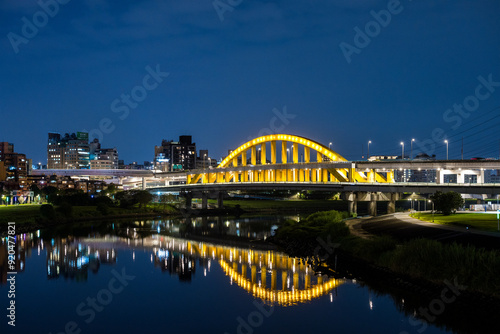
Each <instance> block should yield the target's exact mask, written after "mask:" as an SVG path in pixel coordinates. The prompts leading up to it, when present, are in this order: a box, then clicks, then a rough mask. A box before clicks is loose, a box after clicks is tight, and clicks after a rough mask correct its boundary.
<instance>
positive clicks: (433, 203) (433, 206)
mask: <svg viewBox="0 0 500 334" xmlns="http://www.w3.org/2000/svg"><path fill="white" fill-rule="evenodd" d="M431 203H432V222H433V223H434V201H433V200H431Z"/></svg>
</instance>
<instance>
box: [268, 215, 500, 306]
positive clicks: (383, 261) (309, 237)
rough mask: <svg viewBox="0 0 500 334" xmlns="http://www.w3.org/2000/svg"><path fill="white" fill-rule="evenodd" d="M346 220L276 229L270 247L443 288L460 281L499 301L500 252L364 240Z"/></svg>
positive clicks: (313, 219)
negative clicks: (360, 265)
mask: <svg viewBox="0 0 500 334" xmlns="http://www.w3.org/2000/svg"><path fill="white" fill-rule="evenodd" d="M344 216H345V215H344ZM344 216H343V215H342V214H340V213H336V212H323V213H317V214H314V215H311V216H309V217H308V218H306V219H303V220H302V221H300V222H292V221H289V222H287V223H285V224H284V225H283V226H282V227H280V228H279V229H278V230H277V233H276V236H275V237H273V238H272V242H274V243H276V244H277V245H278V246H280V247H281V248H283V249H284V250H285V252H287V253H289V254H290V255H292V256H297V257H302V258H307V259H308V260H309V261H310V262H312V263H313V264H315V265H318V264H325V263H326V264H327V265H329V266H334V265H335V262H334V261H335V259H336V256H333V254H335V255H338V254H342V256H344V257H346V256H348V257H351V258H352V259H356V261H358V262H363V263H364V264H365V265H366V266H367V267H369V268H372V269H373V268H378V270H380V268H383V270H389V271H390V272H392V273H394V274H395V275H403V276H404V277H406V278H407V279H409V280H417V281H421V280H423V281H426V282H429V283H432V284H437V285H438V286H445V284H446V282H449V281H453V280H455V279H456V280H457V282H459V284H460V286H461V287H464V288H463V289H462V290H466V291H467V293H478V294H481V295H483V296H494V297H495V299H499V298H500V291H499V290H498V286H500V277H499V276H498V272H500V252H498V251H488V250H485V249H481V248H476V247H473V246H461V245H458V244H455V243H454V244H447V245H445V244H442V243H440V242H438V241H433V240H427V239H415V240H410V241H407V242H403V243H398V242H396V240H394V239H392V238H390V237H386V236H377V237H373V238H371V239H363V238H360V237H358V236H354V235H352V234H351V233H350V231H349V228H348V227H347V225H346V224H345V222H344V221H343V220H342V219H343V218H344ZM464 293H465V291H464Z"/></svg>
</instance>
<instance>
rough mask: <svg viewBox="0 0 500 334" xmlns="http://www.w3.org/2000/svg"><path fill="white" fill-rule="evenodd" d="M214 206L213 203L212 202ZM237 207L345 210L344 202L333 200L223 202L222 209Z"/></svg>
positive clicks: (291, 210)
mask: <svg viewBox="0 0 500 334" xmlns="http://www.w3.org/2000/svg"><path fill="white" fill-rule="evenodd" d="M213 203H214V204H215V201H214V202H213ZM237 205H239V207H240V208H241V209H243V210H245V211H252V212H255V211H259V212H271V211H286V212H294V211H297V212H299V211H323V210H345V209H347V204H346V203H345V202H344V201H334V200H224V207H227V208H235V207H236V206H237Z"/></svg>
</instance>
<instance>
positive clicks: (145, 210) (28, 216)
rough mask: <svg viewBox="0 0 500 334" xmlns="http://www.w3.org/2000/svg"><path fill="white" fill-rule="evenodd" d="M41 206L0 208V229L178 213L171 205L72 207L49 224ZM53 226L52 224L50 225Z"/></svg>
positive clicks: (56, 216)
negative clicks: (105, 207) (13, 224)
mask: <svg viewBox="0 0 500 334" xmlns="http://www.w3.org/2000/svg"><path fill="white" fill-rule="evenodd" d="M40 207H41V205H38V204H23V205H10V206H2V207H0V229H1V228H3V227H5V226H7V223H8V222H16V226H18V227H20V226H23V225H26V226H30V225H31V226H35V225H36V226H37V227H38V225H40V224H42V225H43V224H44V223H54V224H55V223H58V222H60V223H67V222H70V221H81V220H82V219H99V218H102V219H106V218H117V217H121V216H124V217H129V216H140V215H144V216H147V215H161V214H176V213H177V212H178V210H177V209H175V208H174V207H173V206H171V205H165V206H164V205H163V204H157V203H151V204H148V205H146V206H143V207H142V208H139V207H138V206H134V207H131V208H120V207H114V206H112V207H107V209H106V212H103V211H102V210H98V208H97V206H73V207H71V214H70V215H69V216H68V215H64V214H62V213H61V212H57V207H56V213H55V217H54V219H52V220H51V222H47V219H46V218H44V217H43V215H42V214H41V212H40ZM52 225H53V224H52Z"/></svg>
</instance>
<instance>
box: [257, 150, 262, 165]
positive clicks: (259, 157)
mask: <svg viewBox="0 0 500 334" xmlns="http://www.w3.org/2000/svg"><path fill="white" fill-rule="evenodd" d="M258 150H259V153H258V154H257V156H258V159H259V161H260V164H261V165H262V157H261V154H260V147H259V148H258Z"/></svg>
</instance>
